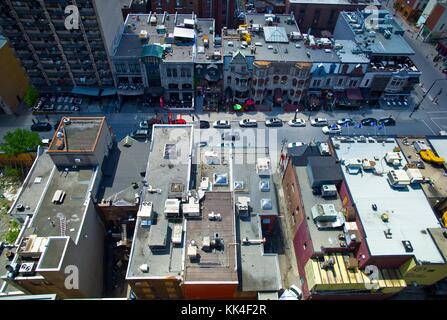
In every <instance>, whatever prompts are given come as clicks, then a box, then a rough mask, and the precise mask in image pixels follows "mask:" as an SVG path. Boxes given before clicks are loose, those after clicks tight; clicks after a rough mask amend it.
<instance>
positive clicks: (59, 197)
mask: <svg viewBox="0 0 447 320" xmlns="http://www.w3.org/2000/svg"><path fill="white" fill-rule="evenodd" d="M64 199H65V191H63V190H56V192H55V193H54V196H53V200H52V201H51V202H53V204H61V203H62V202H64Z"/></svg>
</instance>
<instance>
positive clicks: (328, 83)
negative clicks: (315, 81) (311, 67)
mask: <svg viewBox="0 0 447 320" xmlns="http://www.w3.org/2000/svg"><path fill="white" fill-rule="evenodd" d="M330 85H331V79H330V78H329V79H326V86H330Z"/></svg>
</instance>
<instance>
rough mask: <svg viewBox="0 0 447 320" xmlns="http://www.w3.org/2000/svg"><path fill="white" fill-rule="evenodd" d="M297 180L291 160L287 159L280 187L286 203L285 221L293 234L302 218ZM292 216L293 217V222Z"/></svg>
mask: <svg viewBox="0 0 447 320" xmlns="http://www.w3.org/2000/svg"><path fill="white" fill-rule="evenodd" d="M297 181H298V180H297V176H296V172H295V168H294V166H293V165H292V163H291V161H289V162H288V164H287V167H286V171H285V173H284V177H283V180H282V188H283V191H284V198H285V201H286V205H287V213H286V217H287V222H288V223H289V225H290V229H291V230H293V235H295V232H296V230H297V229H298V226H299V224H300V223H301V221H302V220H303V218H304V216H303V210H304V209H303V206H302V201H301V195H300V191H299V186H298V183H297ZM293 216H294V217H295V223H293Z"/></svg>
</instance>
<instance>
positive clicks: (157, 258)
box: [127, 125, 192, 278]
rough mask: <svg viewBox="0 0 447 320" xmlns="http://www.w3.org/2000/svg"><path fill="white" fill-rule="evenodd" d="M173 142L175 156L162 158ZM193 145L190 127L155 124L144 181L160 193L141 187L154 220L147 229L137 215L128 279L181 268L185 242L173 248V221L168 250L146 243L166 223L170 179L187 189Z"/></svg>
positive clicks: (161, 274)
mask: <svg viewBox="0 0 447 320" xmlns="http://www.w3.org/2000/svg"><path fill="white" fill-rule="evenodd" d="M166 144H174V145H175V148H176V150H177V159H172V160H170V159H165V158H164V154H165V145H166ZM191 144H192V126H190V125H154V127H153V133H152V142H151V149H150V154H149V160H148V162H147V169H146V172H147V174H146V181H147V184H148V185H149V186H151V187H152V188H153V189H161V192H160V193H157V192H155V193H149V192H147V188H146V187H145V188H144V189H143V194H142V201H150V202H152V205H153V212H154V214H155V216H156V220H157V223H156V224H154V225H152V226H151V227H150V228H143V227H141V220H140V218H137V222H136V226H135V233H134V240H133V244H132V251H131V255H130V259H129V260H130V261H129V267H128V270H127V278H151V277H169V276H178V275H180V273H181V271H182V255H183V249H184V244H183V245H182V246H179V247H178V246H176V247H174V246H173V245H172V242H171V238H170V232H172V231H173V229H174V225H175V224H174V223H172V222H169V223H168V228H169V229H168V234H167V239H166V240H167V241H166V243H167V250H166V251H165V252H160V253H157V254H155V253H153V252H152V251H151V250H150V249H149V246H148V241H149V239H150V233H151V232H152V231H154V232H158V231H159V230H157V229H160V228H163V227H165V226H166V223H167V220H166V218H165V215H164V205H165V200H166V199H168V191H169V190H168V189H169V187H170V184H171V183H172V182H181V183H183V184H184V185H185V191H187V190H188V188H189V179H190V170H191V165H190V155H191ZM143 264H148V265H149V272H147V273H145V272H142V271H141V270H140V269H139V268H140V266H141V265H143Z"/></svg>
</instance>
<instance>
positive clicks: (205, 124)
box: [199, 120, 210, 129]
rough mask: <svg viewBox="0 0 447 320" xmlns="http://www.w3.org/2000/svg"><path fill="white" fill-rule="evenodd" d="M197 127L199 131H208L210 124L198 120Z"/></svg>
mask: <svg viewBox="0 0 447 320" xmlns="http://www.w3.org/2000/svg"><path fill="white" fill-rule="evenodd" d="M199 126H200V129H209V127H210V123H209V122H208V121H205V120H200V122H199Z"/></svg>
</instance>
